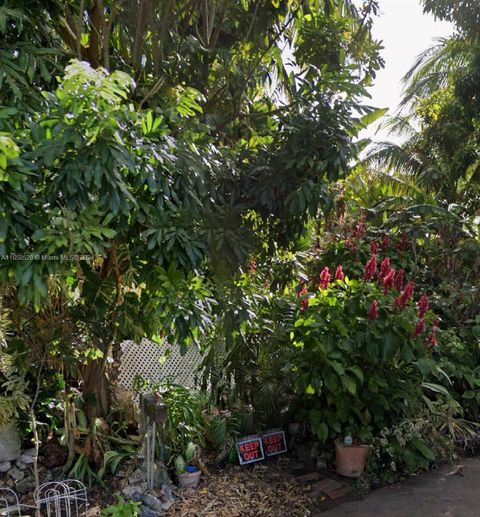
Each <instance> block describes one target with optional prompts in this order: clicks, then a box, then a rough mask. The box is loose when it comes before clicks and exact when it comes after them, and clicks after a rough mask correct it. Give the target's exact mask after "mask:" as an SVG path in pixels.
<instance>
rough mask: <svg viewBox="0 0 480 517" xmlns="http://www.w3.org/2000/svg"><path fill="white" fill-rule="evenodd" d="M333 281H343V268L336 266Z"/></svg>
mask: <svg viewBox="0 0 480 517" xmlns="http://www.w3.org/2000/svg"><path fill="white" fill-rule="evenodd" d="M335 280H341V281H342V282H343V281H344V280H345V273H344V272H343V267H342V266H338V267H337V269H336V271H335Z"/></svg>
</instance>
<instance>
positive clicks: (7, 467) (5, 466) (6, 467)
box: [0, 461, 12, 473]
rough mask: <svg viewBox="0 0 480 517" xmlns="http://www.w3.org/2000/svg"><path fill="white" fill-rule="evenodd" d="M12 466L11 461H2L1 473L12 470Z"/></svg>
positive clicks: (0, 464)
mask: <svg viewBox="0 0 480 517" xmlns="http://www.w3.org/2000/svg"><path fill="white" fill-rule="evenodd" d="M11 466H12V464H11V463H10V462H9V461H0V473H2V472H7V471H8V470H10V467H11Z"/></svg>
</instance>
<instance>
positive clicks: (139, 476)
mask: <svg viewBox="0 0 480 517" xmlns="http://www.w3.org/2000/svg"><path fill="white" fill-rule="evenodd" d="M142 481H145V474H144V473H143V471H142V470H140V469H136V470H134V471H133V472H132V473H131V474H130V477H129V478H128V483H129V484H130V485H137V484H139V483H141V482H142Z"/></svg>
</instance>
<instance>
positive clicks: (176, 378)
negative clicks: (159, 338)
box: [119, 339, 202, 391]
mask: <svg viewBox="0 0 480 517" xmlns="http://www.w3.org/2000/svg"><path fill="white" fill-rule="evenodd" d="M121 347H122V356H121V359H120V374H119V381H120V384H121V385H122V386H123V387H124V388H125V389H127V390H129V391H132V388H133V381H134V379H135V377H136V376H137V375H140V376H141V377H143V378H144V379H147V380H150V381H153V382H160V381H163V380H165V379H167V378H168V379H171V380H172V381H173V382H175V383H178V384H182V385H183V386H187V387H190V388H193V387H194V385H195V372H196V371H197V367H198V365H199V364H200V362H201V360H202V356H201V354H200V351H199V350H198V348H197V347H196V346H194V345H191V346H189V347H188V349H187V352H186V354H185V355H183V356H182V355H181V353H180V347H179V346H178V345H172V346H169V345H167V344H165V343H163V344H157V343H153V342H152V341H148V340H147V339H143V340H142V342H141V343H140V344H137V343H135V342H134V341H124V342H123V343H122V344H121ZM168 349H170V354H169V355H168V357H167V360H166V361H165V362H164V363H163V364H162V362H161V358H162V357H165V356H166V355H167V350H168Z"/></svg>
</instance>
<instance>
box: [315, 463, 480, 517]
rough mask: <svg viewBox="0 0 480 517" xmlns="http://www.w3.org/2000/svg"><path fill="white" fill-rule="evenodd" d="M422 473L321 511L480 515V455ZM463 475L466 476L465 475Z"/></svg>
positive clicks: (340, 515)
mask: <svg viewBox="0 0 480 517" xmlns="http://www.w3.org/2000/svg"><path fill="white" fill-rule="evenodd" d="M459 464H461V465H463V468H462V469H460V472H459V473H455V470H457V469H456V468H455V466H452V465H444V466H442V467H441V468H440V469H439V470H436V471H431V472H427V473H424V474H420V475H419V476H417V477H412V478H409V479H407V480H406V481H404V482H402V483H397V484H395V485H391V486H388V487H384V488H381V489H379V490H375V491H374V492H372V493H371V494H369V495H368V496H367V497H365V498H364V499H363V500H361V501H350V502H348V503H345V504H342V505H340V506H337V507H336V508H334V509H332V510H329V511H326V512H321V515H322V516H323V515H325V516H326V517H480V457H476V458H464V459H462V460H461V461H459ZM462 474H463V475H462Z"/></svg>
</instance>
